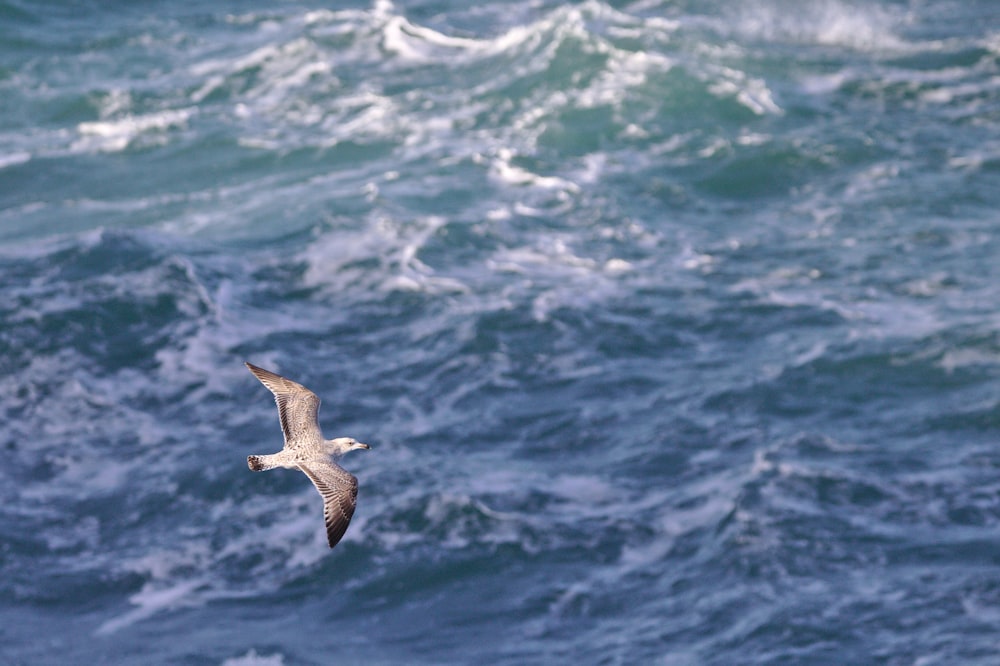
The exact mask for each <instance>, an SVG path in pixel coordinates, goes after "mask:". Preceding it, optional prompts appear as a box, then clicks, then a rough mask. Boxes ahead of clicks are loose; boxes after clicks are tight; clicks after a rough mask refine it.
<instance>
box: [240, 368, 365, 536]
mask: <svg viewBox="0 0 1000 666" xmlns="http://www.w3.org/2000/svg"><path fill="white" fill-rule="evenodd" d="M246 366H247V368H248V369H249V370H250V372H252V373H253V374H254V376H255V377H257V379H259V380H260V381H261V383H262V384H263V385H264V386H266V387H267V388H268V389H269V390H270V391H271V393H273V394H274V401H275V403H277V405H278V418H279V420H280V421H281V431H282V433H283V434H284V436H285V446H284V448H283V449H282V450H281V451H279V452H277V453H271V454H264V455H254V456H247V466H249V467H250V469H251V470H253V471H255V472H263V471H265V470H269V469H273V468H275V467H285V468H288V469H297V470H300V471H301V472H303V473H304V474H305V475H306V476H308V477H309V480H310V481H312V482H313V485H315V486H316V490H318V491H319V494H320V495H321V496H322V497H323V516H324V518H325V519H326V536H327V541H328V542H329V544H330V548H333V547H334V546H336V545H337V543H338V542H339V541H340V539H341V537H343V536H344V532H346V531H347V526H348V525H349V524H350V523H351V517H352V516H353V515H354V508H355V505H356V503H357V497H358V480H357V479H356V478H355V477H354V475H353V474H351V473H350V472H348V471H347V470H345V469H344V468H343V467H341V466H340V465H338V464H337V463H336V462H334V461H335V460H337V459H338V458H340V457H341V456H342V455H344V454H345V453H347V452H348V451H353V450H354V449H367V448H368V445H367V444H362V443H361V442H358V441H355V440H354V439H351V438H350V437H338V438H336V439H324V437H323V432H322V431H321V430H320V427H319V421H318V420H317V415H318V413H319V404H320V400H319V398H318V397H317V396H316V394H315V393H313V392H312V391H310V390H309V389H307V388H306V387H305V386H302V385H301V384H298V383H296V382H293V381H292V380H290V379H286V378H285V377H282V376H281V375H278V374H275V373H273V372H269V371H267V370H264V369H263V368H258V367H257V366H255V365H252V364H250V363H247V364H246Z"/></svg>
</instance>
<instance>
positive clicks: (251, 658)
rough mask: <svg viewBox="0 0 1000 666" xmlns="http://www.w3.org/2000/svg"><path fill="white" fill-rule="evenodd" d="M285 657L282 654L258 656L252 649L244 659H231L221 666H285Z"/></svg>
mask: <svg viewBox="0 0 1000 666" xmlns="http://www.w3.org/2000/svg"><path fill="white" fill-rule="evenodd" d="M284 665H285V657H284V655H282V654H281V653H280V652H279V653H275V654H272V655H268V656H265V655H262V654H257V651H256V650H254V649H253V648H251V649H250V650H249V651H247V653H246V654H245V655H243V656H242V657H231V658H229V659H226V660H225V661H223V662H222V664H221V666H284Z"/></svg>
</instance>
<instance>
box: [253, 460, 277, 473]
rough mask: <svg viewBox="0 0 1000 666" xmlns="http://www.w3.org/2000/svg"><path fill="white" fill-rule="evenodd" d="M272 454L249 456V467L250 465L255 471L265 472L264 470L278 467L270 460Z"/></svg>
mask: <svg viewBox="0 0 1000 666" xmlns="http://www.w3.org/2000/svg"><path fill="white" fill-rule="evenodd" d="M269 458H271V456H247V467H249V468H250V469H251V470H253V471H254V472H263V471H264V470H268V469H271V468H272V467H276V465H275V464H274V463H273V462H271V461H270V460H269Z"/></svg>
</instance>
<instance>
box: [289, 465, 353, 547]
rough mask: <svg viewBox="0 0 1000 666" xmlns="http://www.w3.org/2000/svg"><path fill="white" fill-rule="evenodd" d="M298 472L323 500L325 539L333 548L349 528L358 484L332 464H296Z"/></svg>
mask: <svg viewBox="0 0 1000 666" xmlns="http://www.w3.org/2000/svg"><path fill="white" fill-rule="evenodd" d="M299 469H301V470H302V471H303V472H305V475H306V476H308V477H309V479H310V480H311V481H312V482H313V485H315V486H316V490H318V491H319V494H320V495H322V496H323V518H325V519H326V539H327V541H328V542H329V543H330V548H333V547H334V546H336V545H337V543H338V542H339V541H340V539H341V538H342V537H343V536H344V532H346V531H347V526H348V525H350V524H351V517H352V516H353V515H354V507H356V506H357V501H358V480H357V478H356V477H355V476H354V475H353V474H351V473H350V472H348V471H347V470H345V469H344V468H343V467H341V466H340V465H338V464H336V463H331V462H323V461H319V460H310V461H309V462H308V463H299Z"/></svg>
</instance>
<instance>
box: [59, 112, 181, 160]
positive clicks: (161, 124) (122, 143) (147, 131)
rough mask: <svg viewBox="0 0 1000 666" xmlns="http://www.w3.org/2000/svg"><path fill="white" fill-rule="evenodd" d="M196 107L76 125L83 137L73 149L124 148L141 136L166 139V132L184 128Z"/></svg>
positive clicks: (115, 149) (85, 150)
mask: <svg viewBox="0 0 1000 666" xmlns="http://www.w3.org/2000/svg"><path fill="white" fill-rule="evenodd" d="M195 113H196V109H194V108H187V109H172V110H167V111H160V112H157V113H150V114H146V115H138V116H135V115H128V116H125V117H123V118H119V119H117V120H103V121H94V122H85V123H80V124H79V125H77V132H79V134H80V138H79V139H78V140H77V141H75V142H74V143H73V145H72V147H71V149H72V150H75V151H80V152H89V151H93V150H98V151H101V152H118V151H121V150H125V149H126V148H128V147H129V145H131V144H132V143H133V142H134V141H136V140H138V139H139V138H140V137H145V140H146V141H148V142H150V143H164V142H166V140H167V139H166V136H165V134H164V133H165V132H166V131H167V130H171V129H177V128H183V127H184V126H185V125H186V123H187V121H188V120H189V119H190V118H191V117H192V116H193V115H194V114H195Z"/></svg>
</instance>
